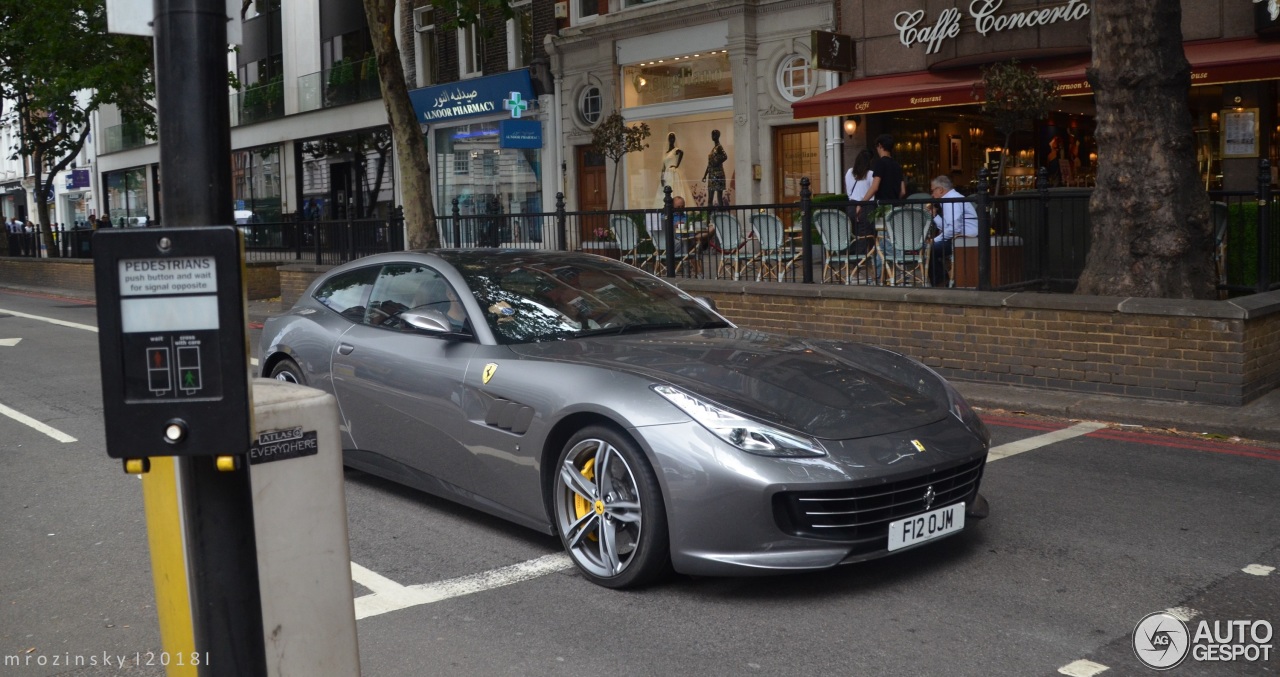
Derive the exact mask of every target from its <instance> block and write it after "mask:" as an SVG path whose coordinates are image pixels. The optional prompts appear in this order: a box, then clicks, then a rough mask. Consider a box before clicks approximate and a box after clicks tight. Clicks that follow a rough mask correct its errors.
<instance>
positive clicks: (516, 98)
mask: <svg viewBox="0 0 1280 677" xmlns="http://www.w3.org/2000/svg"><path fill="white" fill-rule="evenodd" d="M502 108H503V109H504V110H509V111H511V117H513V118H518V117H520V114H521V113H524V112H525V110H526V109H528V108H529V102H528V101H524V100H522V99H521V98H520V92H512V93H511V98H510V99H503V100H502Z"/></svg>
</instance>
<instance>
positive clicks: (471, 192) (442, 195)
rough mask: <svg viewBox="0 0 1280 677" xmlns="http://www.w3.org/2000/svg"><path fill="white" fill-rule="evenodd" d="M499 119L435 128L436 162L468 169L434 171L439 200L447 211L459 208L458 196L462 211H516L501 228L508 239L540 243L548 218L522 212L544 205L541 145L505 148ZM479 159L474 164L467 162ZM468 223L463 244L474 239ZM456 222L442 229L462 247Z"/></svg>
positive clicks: (448, 242) (447, 240)
mask: <svg viewBox="0 0 1280 677" xmlns="http://www.w3.org/2000/svg"><path fill="white" fill-rule="evenodd" d="M499 130H500V127H499V121H497V120H494V121H490V122H472V123H468V124H462V125H457V126H453V127H441V126H436V127H435V128H433V129H432V130H431V134H432V139H433V143H432V147H433V149H434V151H433V152H434V153H435V156H434V157H435V163H436V165H438V166H441V167H447V166H449V163H452V164H453V166H454V168H455V169H458V168H459V163H462V164H463V167H462V169H463V171H461V172H458V171H455V172H448V171H441V172H434V173H433V174H432V178H433V180H434V181H435V203H436V204H437V205H439V206H440V207H441V211H442V212H443V213H445V214H451V213H452V211H453V208H454V207H453V205H454V200H455V199H457V209H458V213H459V214H461V215H462V216H474V215H478V214H493V213H501V214H507V215H511V216H512V218H511V219H509V220H508V221H504V224H509V226H510V227H509V228H508V227H507V225H504V226H503V227H502V229H501V231H500V232H499V233H498V236H499V238H500V239H501V241H502V242H519V243H529V242H539V241H541V240H542V221H541V220H540V219H539V218H534V217H527V218H526V217H523V216H518V215H521V214H526V213H535V214H536V213H539V212H541V211H543V208H542V176H541V174H542V168H541V166H540V162H539V157H540V155H541V154H540V153H539V151H537V150H536V149H515V148H500V147H499ZM472 160H474V164H472V165H471V166H470V168H469V169H467V168H466V167H465V165H466V163H468V162H471V161H472ZM468 228H469V226H462V227H461V229H460V231H459V233H458V234H460V235H461V237H463V241H462V243H463V244H467V243H472V244H474V242H475V240H474V237H475V234H474V233H472V232H470V231H469V230H468ZM454 236H455V232H454V229H453V228H452V227H449V228H444V229H443V231H442V232H441V237H442V238H443V241H444V243H445V244H446V245H448V246H456V244H457V243H455V242H454V241H453V238H454Z"/></svg>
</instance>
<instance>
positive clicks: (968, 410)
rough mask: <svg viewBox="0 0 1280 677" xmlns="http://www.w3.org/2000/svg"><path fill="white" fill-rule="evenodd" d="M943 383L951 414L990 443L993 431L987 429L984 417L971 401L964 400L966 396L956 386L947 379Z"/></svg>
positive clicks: (983, 440)
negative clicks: (982, 417)
mask: <svg viewBox="0 0 1280 677" xmlns="http://www.w3.org/2000/svg"><path fill="white" fill-rule="evenodd" d="M939 379H941V377H939ZM942 385H943V387H945V388H946V389H947V407H948V408H949V409H950V410H951V415H952V416H955V417H956V418H958V419H960V422H961V423H962V424H964V427H966V428H968V429H969V430H970V431H971V432H973V434H974V435H977V436H978V437H979V439H981V440H982V443H983V444H986V445H990V444H991V432H990V431H989V430H987V424H985V423H983V422H982V419H981V418H979V417H978V412H976V411H974V410H973V407H971V406H969V403H968V402H966V401H965V400H964V397H962V396H961V395H960V391H958V390H956V389H955V387H954V386H952V385H951V384H950V383H947V382H946V381H945V380H943V381H942Z"/></svg>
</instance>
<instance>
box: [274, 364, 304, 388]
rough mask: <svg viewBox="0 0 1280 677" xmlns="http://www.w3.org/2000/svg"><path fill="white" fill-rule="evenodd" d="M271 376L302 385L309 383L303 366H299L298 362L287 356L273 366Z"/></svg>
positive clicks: (278, 379)
mask: <svg viewBox="0 0 1280 677" xmlns="http://www.w3.org/2000/svg"><path fill="white" fill-rule="evenodd" d="M269 378H273V379H275V380H277V381H284V382H285V383H297V384H298V385H300V386H304V385H307V379H306V377H305V376H303V375H302V367H299V366H298V363H297V362H294V361H293V360H291V359H289V358H287V357H286V358H284V359H283V360H280V361H279V362H277V363H276V364H275V366H274V367H272V368H271V376H270V377H269Z"/></svg>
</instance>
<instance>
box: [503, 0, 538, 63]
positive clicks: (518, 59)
mask: <svg viewBox="0 0 1280 677" xmlns="http://www.w3.org/2000/svg"><path fill="white" fill-rule="evenodd" d="M511 14H512V16H511V18H510V19H508V20H507V69H508V70H515V69H517V68H524V67H525V66H528V65H529V62H531V61H533V2H532V0H514V1H513V2H512V3H511Z"/></svg>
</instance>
